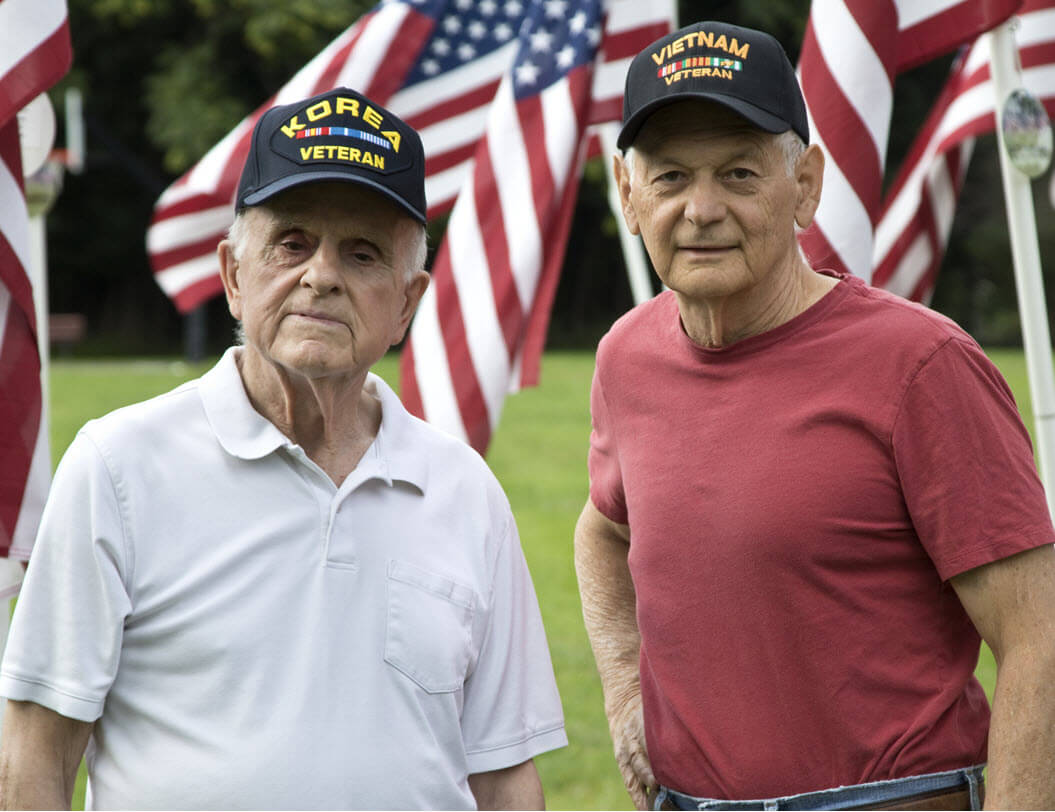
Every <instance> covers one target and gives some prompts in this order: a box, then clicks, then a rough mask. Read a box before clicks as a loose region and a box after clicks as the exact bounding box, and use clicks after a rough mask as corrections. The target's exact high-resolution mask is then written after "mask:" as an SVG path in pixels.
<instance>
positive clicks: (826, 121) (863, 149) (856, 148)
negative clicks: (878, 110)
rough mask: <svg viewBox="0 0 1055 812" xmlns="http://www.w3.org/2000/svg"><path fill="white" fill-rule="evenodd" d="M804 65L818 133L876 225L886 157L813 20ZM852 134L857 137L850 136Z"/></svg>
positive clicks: (804, 86)
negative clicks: (841, 82) (825, 54)
mask: <svg viewBox="0 0 1055 812" xmlns="http://www.w3.org/2000/svg"><path fill="white" fill-rule="evenodd" d="M800 65H801V74H800V75H801V77H802V89H803V94H804V95H805V96H806V98H808V99H810V112H811V114H812V117H813V123H814V127H815V128H816V129H817V135H818V136H819V137H820V139H821V140H822V141H823V142H824V144H825V146H826V147H827V148H828V151H829V153H830V159H831V160H833V161H834V162H835V164H836V165H837V166H838V167H839V170H840V171H841V172H842V173H843V174H844V175H845V176H846V179H847V180H848V181H849V182H850V185H851V186H853V188H854V190H855V191H856V192H857V196H858V197H859V198H860V199H861V201H862V203H863V204H864V206H865V208H866V209H867V211H868V214H869V217H870V218H871V220H872V223H873V224H874V223H875V222H876V218H877V217H878V216H879V204H880V198H881V195H882V182H883V166H882V156H881V155H880V154H879V152H877V150H876V145H875V143H874V142H873V141H872V139H871V138H869V137H868V135H867V133H868V129H867V127H866V125H865V122H864V121H863V120H862V119H861V117H860V115H858V113H857V110H856V109H855V108H854V106H853V105H852V104H851V103H850V101H849V100H848V99H847V98H846V96H845V95H844V94H843V90H842V88H841V87H840V85H839V83H838V81H836V78H835V76H834V74H833V73H832V71H831V70H830V69H829V66H828V63H827V62H826V61H825V60H824V58H823V56H822V54H821V50H820V46H819V44H818V43H817V35H816V32H815V31H814V29H813V24H812V22H810V23H808V24H807V26H806V37H805V39H804V41H803V46H802V60H801V62H800ZM848 133H854V134H856V137H847V135H848Z"/></svg>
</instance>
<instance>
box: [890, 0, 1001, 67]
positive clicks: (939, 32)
mask: <svg viewBox="0 0 1055 812" xmlns="http://www.w3.org/2000/svg"><path fill="white" fill-rule="evenodd" d="M1021 5H1022V0H964V2H962V3H957V4H955V5H950V7H949V8H947V9H945V10H944V11H941V12H939V13H938V14H935V15H933V16H932V17H929V18H927V19H926V20H923V21H921V22H919V23H917V24H916V25H914V26H912V27H911V28H908V29H904V30H903V31H902V32H901V36H900V37H899V40H898V50H897V64H896V68H897V72H898V73H902V72H903V71H906V70H909V69H910V68H914V67H916V66H917V65H920V64H922V63H923V62H926V61H928V60H930V59H934V58H935V57H936V56H940V55H941V54H943V53H947V52H949V51H951V50H953V49H954V48H956V47H958V46H960V45H963V44H964V43H965V42H970V41H971V40H972V39H974V38H975V37H977V36H978V35H979V34H981V33H982V32H984V31H988V30H989V29H991V28H995V27H996V26H997V25H999V24H1000V23H1002V22H1003V21H1004V20H1006V19H1007V18H1008V17H1010V16H1011V15H1012V14H1014V13H1015V11H1017V10H1018V8H1019V6H1021Z"/></svg>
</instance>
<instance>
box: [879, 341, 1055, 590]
mask: <svg viewBox="0 0 1055 812" xmlns="http://www.w3.org/2000/svg"><path fill="white" fill-rule="evenodd" d="M892 439H893V444H894V456H895V461H896V463H897V470H898V475H899V476H900V478H901V482H902V490H903V492H904V495H905V502H906V505H907V507H908V510H909V513H910V515H911V517H912V522H913V524H914V525H915V527H916V532H917V534H918V535H919V538H920V541H921V542H922V543H923V546H924V547H925V548H926V550H927V552H928V554H929V555H930V557H931V559H932V560H933V561H934V563H935V566H936V567H937V569H938V573H939V574H940V575H941V577H942V578H943V579H945V580H948V579H949V578H952V577H953V576H955V575H958V574H960V573H961V572H965V571H967V570H969V569H973V568H974V567H978V566H981V565H983V564H988V563H991V562H993V561H997V560H999V559H1001V558H1006V557H1007V556H1010V555H1014V554H1015V553H1019V552H1023V551H1025V550H1028V549H1032V548H1034V547H1039V546H1041V545H1043V544H1051V543H1053V542H1055V531H1053V529H1052V523H1051V517H1050V515H1049V512H1048V507H1047V501H1046V499H1045V496H1044V488H1043V486H1042V485H1041V482H1040V478H1039V477H1038V475H1037V469H1036V463H1035V461H1034V458H1033V450H1032V446H1031V444H1030V439H1029V434H1028V432H1027V431H1026V428H1025V426H1024V425H1023V423H1022V419H1021V417H1020V416H1019V413H1018V409H1017V407H1016V405H1015V400H1014V396H1013V395H1012V394H1011V390H1010V388H1009V387H1008V385H1007V383H1006V382H1005V381H1004V379H1003V377H1002V376H1001V375H1000V372H999V371H998V370H997V369H996V367H995V366H994V365H993V363H992V362H991V361H990V360H989V359H988V358H987V357H986V356H985V354H984V353H983V352H982V350H981V348H980V347H978V345H977V344H975V343H974V342H973V341H971V340H970V339H968V338H966V337H964V338H952V339H950V340H948V341H946V342H945V343H944V344H943V345H942V346H941V347H940V348H939V349H937V350H936V351H935V352H934V353H933V354H932V355H931V356H930V358H928V359H927V361H926V362H925V363H924V364H923V365H922V366H921V367H920V369H919V370H918V372H917V373H916V375H915V376H914V378H913V379H912V380H911V382H910V383H909V385H908V387H907V389H906V392H905V395H904V398H903V401H902V404H901V407H900V409H899V412H898V415H897V418H896V420H895V423H894V431H893V438H892Z"/></svg>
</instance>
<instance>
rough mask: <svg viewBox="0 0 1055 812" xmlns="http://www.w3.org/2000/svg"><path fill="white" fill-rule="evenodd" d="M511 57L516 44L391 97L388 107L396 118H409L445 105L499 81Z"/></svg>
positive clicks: (507, 67) (510, 43) (511, 43)
mask: <svg viewBox="0 0 1055 812" xmlns="http://www.w3.org/2000/svg"><path fill="white" fill-rule="evenodd" d="M514 56H516V41H515V40H513V41H511V42H509V43H507V44H506V45H503V46H502V47H501V48H496V49H495V50H494V51H492V52H491V53H490V54H487V55H486V56H482V57H480V58H479V59H477V60H474V61H473V62H469V63H466V64H465V65H462V66H461V67H459V68H454V69H453V70H449V71H447V72H446V73H444V74H442V75H440V76H437V77H435V78H433V79H426V80H425V81H423V82H418V83H416V84H414V85H411V86H410V87H407V88H404V89H402V90H399V91H397V92H395V93H393V94H392V98H391V99H389V104H388V105H387V107H388V108H389V109H390V110H391V111H392V112H393V113H395V114H396V115H397V116H400V117H402V118H411V117H413V116H415V115H417V114H418V113H421V112H423V111H425V110H429V109H431V108H433V107H436V106H437V105H439V104H442V103H444V102H445V101H446V100H447V99H453V98H457V97H458V96H461V95H463V94H465V93H469V92H470V91H472V90H475V89H476V88H478V87H482V86H484V85H486V84H489V83H490V82H496V81H498V80H500V79H501V78H502V74H504V73H505V72H506V70H508V69H509V66H510V65H511V64H512V63H513V57H514Z"/></svg>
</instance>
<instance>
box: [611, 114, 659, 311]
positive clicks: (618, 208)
mask: <svg viewBox="0 0 1055 812" xmlns="http://www.w3.org/2000/svg"><path fill="white" fill-rule="evenodd" d="M597 135H598V138H600V139H601V151H602V152H603V153H604V154H603V156H602V160H603V161H604V171H605V176H606V177H607V178H608V205H609V206H610V207H611V209H612V215H613V216H614V217H615V224H616V225H617V226H618V227H619V243H620V245H622V247H623V260H624V261H625V262H626V276H627V279H628V280H629V281H630V292H631V294H633V297H634V304H635V305H639V304H641V303H643V302H647V301H648V300H649V299H651V298H652V297H653V296H655V293H653V291H652V280H651V278H650V277H649V270H648V262H647V261H646V260H645V249H644V247H643V246H642V245H641V240H640V239H638V237H637V235H635V234H631V233H630V229H629V228H627V227H626V220H624V219H623V205H622V202H621V201H620V198H619V187H618V186H617V185H616V182H615V171H614V170H613V169H612V156H613V155H615V152H616V149H617V147H616V143H615V142H616V139H617V138H618V137H619V125H618V124H616V123H615V122H614V121H611V122H608V123H606V124H601V125H600V126H598V128H597Z"/></svg>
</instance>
